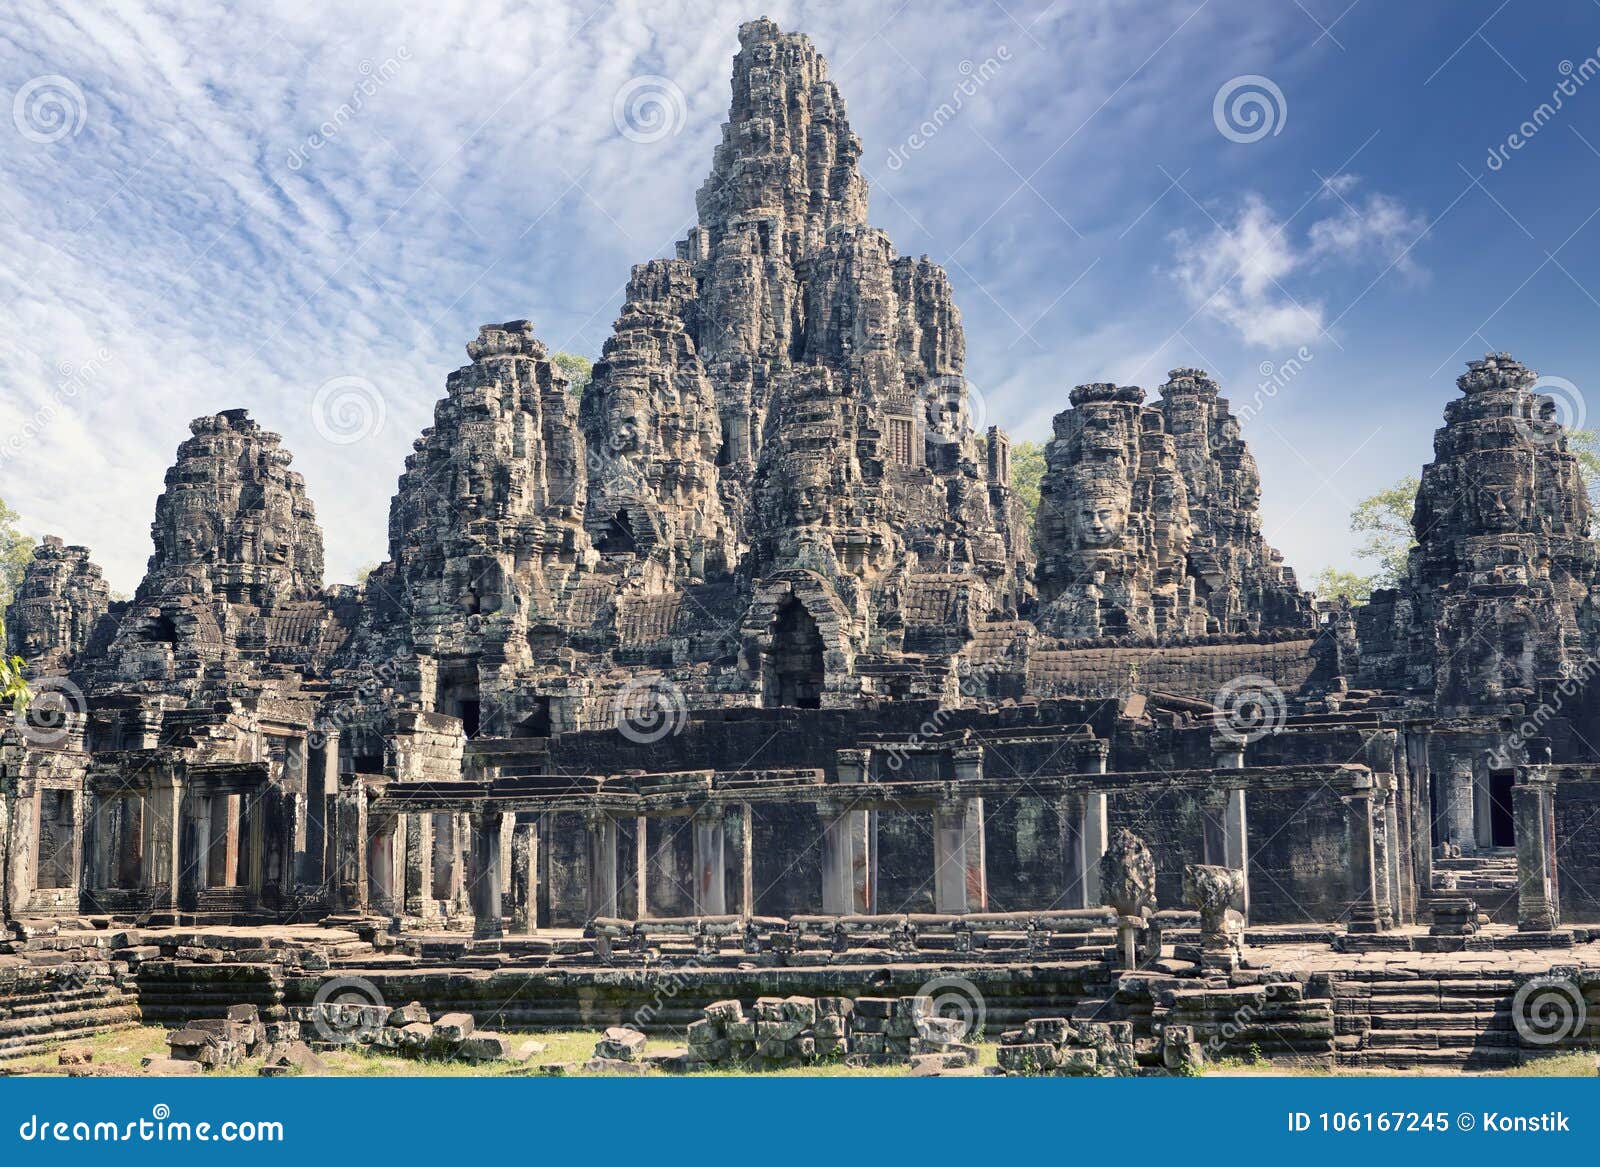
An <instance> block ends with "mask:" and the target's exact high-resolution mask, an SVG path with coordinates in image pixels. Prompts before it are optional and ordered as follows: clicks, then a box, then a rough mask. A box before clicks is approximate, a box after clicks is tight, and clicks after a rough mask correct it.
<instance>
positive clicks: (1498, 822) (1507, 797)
mask: <svg viewBox="0 0 1600 1167" xmlns="http://www.w3.org/2000/svg"><path fill="white" fill-rule="evenodd" d="M1515 778H1516V776H1515V775H1514V774H1513V773H1512V772H1511V771H1510V770H1491V771H1489V842H1490V844H1491V845H1492V846H1495V847H1515V846H1516V845H1517V816H1516V812H1515V811H1514V810H1513V809H1512V802H1511V785H1512V783H1513V782H1514V781H1515Z"/></svg>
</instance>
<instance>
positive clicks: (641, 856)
mask: <svg viewBox="0 0 1600 1167" xmlns="http://www.w3.org/2000/svg"><path fill="white" fill-rule="evenodd" d="M649 916H650V819H649V817H648V816H647V815H639V816H638V817H637V818H635V819H634V820H633V917H634V919H636V920H644V919H648V918H649Z"/></svg>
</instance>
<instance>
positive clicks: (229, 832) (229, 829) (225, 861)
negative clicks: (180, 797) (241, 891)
mask: <svg viewBox="0 0 1600 1167" xmlns="http://www.w3.org/2000/svg"><path fill="white" fill-rule="evenodd" d="M242 807H243V800H242V796H240V795H238V794H225V795H223V796H221V797H220V798H218V799H216V800H215V801H213V802H212V804H211V837H212V838H213V839H216V840H219V841H220V842H219V845H220V846H221V847H222V886H223V887H238V886H240V885H241V884H243V883H244V882H245V880H244V878H243V875H242V874H241V872H240V871H239V827H240V823H241V820H242V818H243V811H242ZM219 812H220V813H221V815H222V822H221V824H220V826H219V824H218V822H217V815H218V813H219Z"/></svg>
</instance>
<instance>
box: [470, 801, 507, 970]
mask: <svg viewBox="0 0 1600 1167" xmlns="http://www.w3.org/2000/svg"><path fill="white" fill-rule="evenodd" d="M501 817H502V816H501V815H500V813H499V812H498V811H482V812H476V813H474V814H473V815H472V864H471V867H472V870H471V875H470V880H471V882H470V885H469V887H468V893H469V895H470V897H471V900H472V934H473V936H475V937H478V938H480V939H492V938H494V937H498V936H499V935H501V932H502V930H503V926H502V923H501V917H500V910H501V909H500V895H501V885H502V878H501V868H500V863H501V849H500V831H501V826H500V822H501Z"/></svg>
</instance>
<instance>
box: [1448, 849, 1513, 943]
mask: <svg viewBox="0 0 1600 1167" xmlns="http://www.w3.org/2000/svg"><path fill="white" fill-rule="evenodd" d="M1451 882H1454V884H1455V888H1454V890H1455V891H1456V892H1458V893H1460V894H1461V895H1465V896H1470V897H1471V898H1472V899H1474V900H1476V901H1477V904H1478V909H1479V911H1481V912H1483V913H1484V914H1485V915H1487V916H1488V917H1489V919H1491V920H1492V921H1494V922H1495V923H1497V924H1515V923H1516V922H1517V853H1516V851H1515V850H1512V849H1509V848H1497V849H1495V850H1492V851H1485V852H1483V853H1482V854H1478V855H1461V856H1457V857H1455V858H1451V859H1435V860H1434V861H1433V890H1434V891H1436V892H1446V891H1449V890H1451V889H1450V887H1449V884H1450V883H1451Z"/></svg>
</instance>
